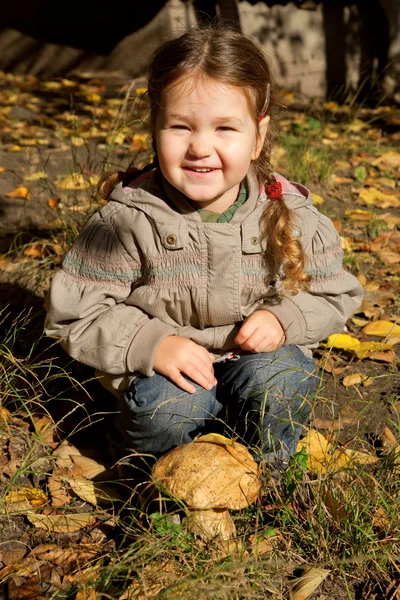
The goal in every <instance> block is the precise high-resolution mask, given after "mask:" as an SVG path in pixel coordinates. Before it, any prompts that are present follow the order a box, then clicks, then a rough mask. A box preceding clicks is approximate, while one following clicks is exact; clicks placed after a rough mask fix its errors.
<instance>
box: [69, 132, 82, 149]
mask: <svg viewBox="0 0 400 600" xmlns="http://www.w3.org/2000/svg"><path fill="white" fill-rule="evenodd" d="M71 144H72V145H73V146H75V147H79V146H84V144H85V140H83V139H82V138H81V137H78V136H76V135H71Z"/></svg>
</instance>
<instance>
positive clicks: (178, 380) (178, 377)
mask: <svg viewBox="0 0 400 600" xmlns="http://www.w3.org/2000/svg"><path fill="white" fill-rule="evenodd" d="M170 379H171V380H172V381H173V382H174V383H175V385H177V386H178V387H180V388H181V390H183V391H184V392H187V393H188V394H194V393H195V392H196V388H195V387H194V385H193V384H191V383H190V382H189V381H187V380H186V379H185V378H184V377H183V375H182V374H181V373H180V372H179V371H177V372H176V373H175V374H173V375H170Z"/></svg>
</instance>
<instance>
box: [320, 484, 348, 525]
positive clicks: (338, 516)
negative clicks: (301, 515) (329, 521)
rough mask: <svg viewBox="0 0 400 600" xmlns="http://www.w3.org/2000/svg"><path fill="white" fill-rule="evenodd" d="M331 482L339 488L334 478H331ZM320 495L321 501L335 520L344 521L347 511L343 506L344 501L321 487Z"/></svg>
mask: <svg viewBox="0 0 400 600" xmlns="http://www.w3.org/2000/svg"><path fill="white" fill-rule="evenodd" d="M331 482H332V484H335V485H336V487H338V488H339V486H338V484H337V483H336V482H335V481H334V479H332V480H331ZM321 497H322V501H323V503H324V504H325V506H326V508H327V509H328V511H329V513H330V514H331V515H332V517H333V518H334V519H335V521H344V519H346V518H347V511H346V509H345V507H344V502H343V501H339V500H337V499H336V498H335V496H334V495H333V493H332V491H331V490H330V489H328V488H326V489H323V490H322V493H321Z"/></svg>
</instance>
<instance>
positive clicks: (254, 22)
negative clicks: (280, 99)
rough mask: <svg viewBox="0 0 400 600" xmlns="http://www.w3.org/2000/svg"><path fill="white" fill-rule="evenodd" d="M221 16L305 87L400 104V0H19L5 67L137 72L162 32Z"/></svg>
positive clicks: (331, 95)
mask: <svg viewBox="0 0 400 600" xmlns="http://www.w3.org/2000/svg"><path fill="white" fill-rule="evenodd" d="M124 6H125V7H124ZM215 18H220V19H224V20H225V21H227V22H228V23H229V24H230V25H231V26H232V27H234V28H236V29H240V30H241V31H243V32H244V33H245V34H248V35H250V36H251V37H252V38H253V39H254V40H256V41H257V42H258V43H259V44H260V45H261V47H262V48H263V50H264V51H265V53H266V54H267V55H268V57H269V58H270V60H271V61H272V64H273V67H274V73H275V77H276V79H277V82H278V84H279V85H280V86H281V87H282V88H285V89H287V90H289V91H293V92H295V93H296V95H300V96H301V95H303V96H304V97H309V98H311V97H312V98H321V99H322V98H325V99H334V100H338V101H341V100H343V99H344V94H345V93H346V90H347V93H348V91H349V90H351V92H352V93H353V94H356V95H357V98H358V99H360V100H363V101H371V102H375V101H376V100H377V99H378V98H379V99H381V98H382V95H383V96H387V97H388V98H390V99H391V100H393V99H394V100H396V101H398V102H400V90H399V88H400V85H399V83H400V34H399V31H400V0H355V1H353V2H352V1H351V0H297V1H296V2H288V1H287V0H278V1H276V2H275V1H273V0H264V1H263V2H256V1H255V0H250V1H238V0H220V2H219V4H217V3H214V2H213V1H212V0H186V1H183V0H168V1H165V0H164V1H163V0H148V1H147V2H143V3H142V2H138V1H136V2H130V3H129V4H126V5H122V4H121V3H120V4H118V5H110V3H109V2H105V1H104V0H100V1H97V0H69V2H68V3H64V4H60V3H55V2H53V1H52V0H36V1H33V2H32V1H30V0H14V1H13V2H7V3H6V5H5V6H3V7H2V20H1V29H0V69H2V70H3V71H5V72H9V73H14V74H31V75H37V76H39V77H41V78H50V77H58V76H66V75H72V74H81V73H91V74H92V75H94V76H96V75H105V74H107V73H113V74H116V73H119V74H121V75H123V76H128V77H137V76H139V75H142V74H143V73H144V72H145V70H146V66H147V64H148V62H149V60H150V57H151V54H152V52H153V50H154V49H155V47H156V46H157V45H158V44H159V42H160V41H161V40H162V39H165V38H168V37H171V36H174V35H177V34H179V33H181V32H182V31H184V30H185V29H186V28H188V27H189V26H191V25H194V24H196V23H198V22H202V21H207V20H209V19H215Z"/></svg>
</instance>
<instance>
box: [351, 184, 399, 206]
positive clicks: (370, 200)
mask: <svg viewBox="0 0 400 600" xmlns="http://www.w3.org/2000/svg"><path fill="white" fill-rule="evenodd" d="M358 197H359V198H360V199H361V200H364V202H365V204H368V205H370V204H373V205H374V206H376V205H378V206H379V207H380V208H387V207H389V206H395V207H397V206H400V200H399V199H398V198H396V196H393V194H384V193H383V192H381V191H380V190H378V189H376V188H374V187H371V188H361V189H360V190H359V191H358Z"/></svg>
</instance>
